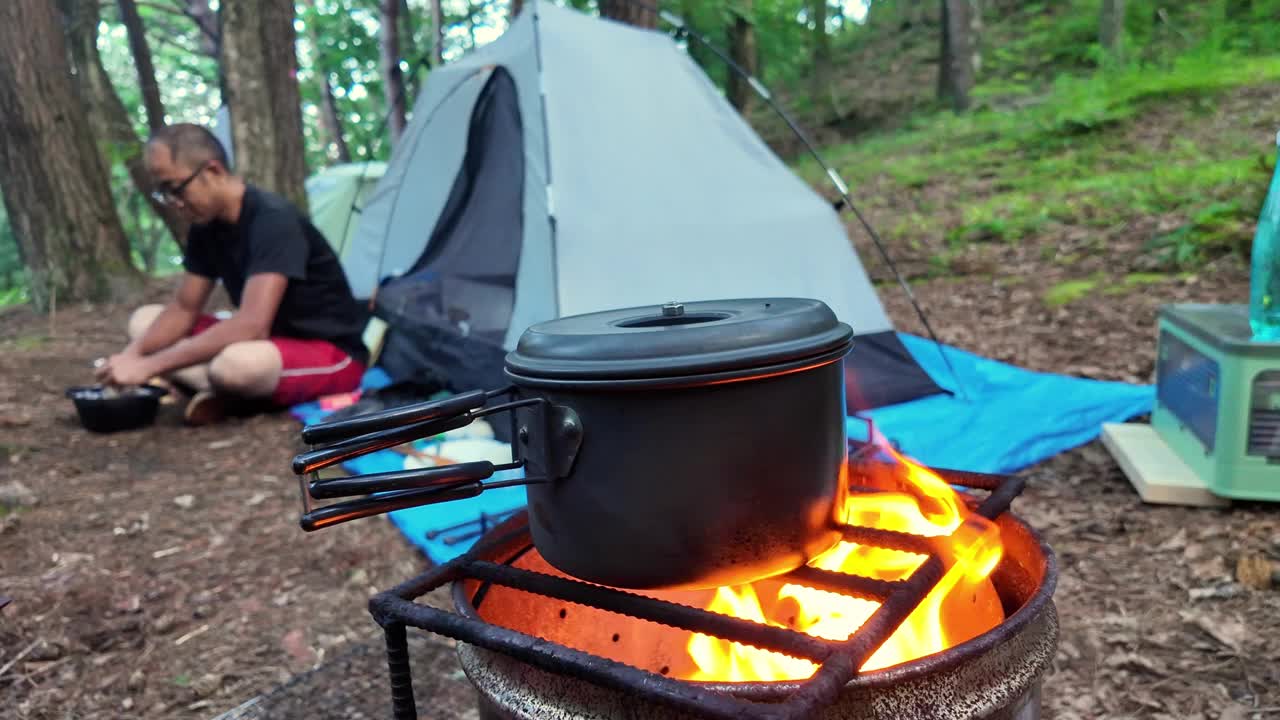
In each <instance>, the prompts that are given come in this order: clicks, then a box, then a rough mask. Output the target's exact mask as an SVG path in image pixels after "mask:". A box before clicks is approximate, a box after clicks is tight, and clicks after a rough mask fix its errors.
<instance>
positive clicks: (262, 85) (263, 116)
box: [219, 0, 307, 213]
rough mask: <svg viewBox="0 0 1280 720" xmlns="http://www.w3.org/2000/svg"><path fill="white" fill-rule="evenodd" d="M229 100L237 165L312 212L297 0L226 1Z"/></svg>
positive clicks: (224, 61) (223, 6)
mask: <svg viewBox="0 0 1280 720" xmlns="http://www.w3.org/2000/svg"><path fill="white" fill-rule="evenodd" d="M219 7H220V8H221V15H222V33H221V36H222V65H223V70H224V71H225V72H226V77H227V88H226V90H227V95H226V97H225V101H226V103H227V105H229V106H230V108H231V139H232V143H233V144H234V146H235V162H236V167H237V171H238V172H239V174H240V175H241V176H242V177H244V178H245V179H246V180H247V181H249V182H251V183H254V184H257V185H259V186H261V187H264V188H266V189H268V190H272V191H274V192H277V193H279V194H281V195H283V196H284V197H286V198H288V199H289V200H290V201H292V202H293V203H294V204H295V205H297V206H298V209H299V210H301V211H302V212H303V213H306V212H307V194H306V189H305V187H304V182H305V181H306V175H307V166H306V158H305V154H304V152H303V145H302V102H301V99H300V98H299V93H298V75H297V72H298V58H297V54H296V53H295V52H294V37H295V35H294V29H293V2H292V0H222V3H221V4H220V6H219Z"/></svg>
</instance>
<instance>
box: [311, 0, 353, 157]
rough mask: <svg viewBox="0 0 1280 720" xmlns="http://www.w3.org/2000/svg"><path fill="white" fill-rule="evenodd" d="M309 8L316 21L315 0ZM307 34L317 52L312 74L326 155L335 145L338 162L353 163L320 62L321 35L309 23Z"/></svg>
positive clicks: (327, 73)
mask: <svg viewBox="0 0 1280 720" xmlns="http://www.w3.org/2000/svg"><path fill="white" fill-rule="evenodd" d="M307 7H308V8H309V9H310V10H311V18H312V20H313V21H314V20H315V19H316V18H317V17H318V15H319V11H318V10H317V9H316V2H315V0H307ZM307 34H308V35H309V36H310V38H311V47H312V48H314V52H315V57H314V59H313V60H312V63H311V65H312V67H311V72H312V74H313V75H315V77H316V87H317V88H318V89H319V91H320V127H321V128H322V129H323V130H324V134H325V136H326V137H327V140H326V141H325V155H326V156H327V155H328V154H329V148H328V145H329V143H333V145H334V148H335V150H336V151H337V154H338V162H343V163H348V162H351V149H350V148H349V147H347V138H346V135H345V134H344V133H343V131H342V118H341V117H339V116H338V102H337V100H335V99H334V97H333V85H331V84H329V71H328V69H327V68H325V67H324V64H323V63H322V62H321V61H320V33H319V32H318V31H317V30H316V23H315V22H309V23H307Z"/></svg>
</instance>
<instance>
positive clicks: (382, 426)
mask: <svg viewBox="0 0 1280 720" xmlns="http://www.w3.org/2000/svg"><path fill="white" fill-rule="evenodd" d="M503 392H507V391H506V390H499V391H497V392H493V393H489V392H485V391H484V390H471V391H469V392H464V393H459V394H458V395H454V396H452V397H448V398H445V399H443V400H431V401H427V402H420V403H414V404H413V405H405V406H404V407H398V408H392V409H390V410H383V411H382V412H376V413H371V414H369V415H358V416H356V417H353V418H348V419H346V420H333V421H330V422H322V423H316V424H315V425H311V426H309V427H306V428H303V430H302V441H303V442H305V443H307V444H308V445H318V444H320V443H330V442H337V441H340V440H350V439H352V438H355V437H357V436H359V435H365V434H367V433H372V432H378V431H381V430H392V429H397V428H404V427H405V426H407V425H412V424H416V423H423V422H427V421H429V420H439V419H441V418H444V417H452V416H454V415H459V414H462V413H467V412H470V411H471V410H476V409H478V408H481V407H484V404H485V403H486V402H487V401H488V400H489V398H490V397H493V396H494V395H499V394H501V393H503Z"/></svg>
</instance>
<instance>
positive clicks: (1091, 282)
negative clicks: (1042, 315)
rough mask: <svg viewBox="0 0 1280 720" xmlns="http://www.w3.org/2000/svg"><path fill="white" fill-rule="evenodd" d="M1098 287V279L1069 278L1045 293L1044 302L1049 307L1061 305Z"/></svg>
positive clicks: (1071, 301)
mask: <svg viewBox="0 0 1280 720" xmlns="http://www.w3.org/2000/svg"><path fill="white" fill-rule="evenodd" d="M1096 287H1098V279H1097V278H1090V279H1087V280H1068V281H1066V282H1060V283H1058V284H1057V285H1054V286H1053V287H1051V288H1049V289H1048V290H1046V291H1045V293H1044V298H1043V299H1044V304H1045V305H1048V306H1049V307H1061V306H1063V305H1066V304H1068V303H1073V302H1075V301H1076V300H1079V299H1080V298H1083V297H1085V296H1086V295H1088V294H1089V293H1091V292H1093V289H1094V288H1096Z"/></svg>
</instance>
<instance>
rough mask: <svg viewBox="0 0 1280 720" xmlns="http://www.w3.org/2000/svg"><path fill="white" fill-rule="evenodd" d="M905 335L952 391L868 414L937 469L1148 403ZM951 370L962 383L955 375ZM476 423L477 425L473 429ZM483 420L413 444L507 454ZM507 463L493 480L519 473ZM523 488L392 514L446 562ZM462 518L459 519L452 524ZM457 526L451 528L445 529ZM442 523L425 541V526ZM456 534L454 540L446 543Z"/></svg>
mask: <svg viewBox="0 0 1280 720" xmlns="http://www.w3.org/2000/svg"><path fill="white" fill-rule="evenodd" d="M900 335H901V337H902V342H903V344H904V345H906V347H907V349H908V350H909V351H910V352H911V354H912V355H914V356H915V358H916V360H917V361H919V363H920V365H921V366H922V367H923V368H924V369H925V371H926V372H928V373H929V374H930V375H931V376H932V377H933V378H934V379H935V380H936V381H937V382H938V384H939V385H941V386H942V387H944V388H945V389H947V390H951V391H953V392H955V391H956V389H957V387H959V388H961V389H962V392H959V393H955V394H954V395H937V396H933V397H927V398H921V399H919V400H914V401H912V402H908V403H902V404H900V405H894V406H891V407H884V408H879V409H876V410H873V411H870V412H868V413H865V417H869V418H870V420H871V422H872V423H873V424H874V425H875V427H876V429H877V430H878V431H879V432H880V433H881V434H882V435H884V436H885V437H886V438H887V439H889V440H890V441H892V442H893V443H894V444H895V446H896V447H897V448H898V449H899V451H900V452H902V453H903V454H905V455H907V456H908V457H910V458H912V459H914V460H916V461H918V462H921V463H924V464H925V465H930V466H933V467H939V468H948V469H952V470H971V471H976V472H990V473H1011V472H1015V471H1018V470H1021V469H1023V468H1025V467H1027V466H1029V465H1033V464H1035V463H1037V462H1039V461H1041V460H1044V459H1046V458H1048V457H1052V456H1053V455H1056V454H1058V453H1060V452H1063V451H1065V450H1070V449H1071V448H1073V447H1077V446H1079V445H1083V444H1085V443H1087V442H1089V441H1091V440H1093V439H1094V438H1096V437H1097V436H1098V434H1099V433H1100V432H1101V431H1102V424H1103V423H1105V422H1122V421H1124V420H1128V419H1130V418H1132V417H1135V416H1137V415H1141V414H1144V413H1148V412H1150V411H1151V409H1152V406H1153V404H1154V401H1155V390H1154V388H1153V387H1152V386H1149V385H1131V384H1128V383H1120V382H1104V381H1099V380H1086V379H1081V378H1073V377H1067V376H1063V375H1054V374H1050V373H1038V372H1031V371H1029V370H1024V369H1022V368H1018V367H1015V366H1013V365H1009V364H1006V363H1002V362H998V361H996V360H991V359H989V358H984V357H981V356H978V355H974V354H972V353H968V352H965V351H963V350H959V349H957V348H953V347H949V346H943V348H944V351H945V352H946V354H947V358H948V359H949V360H950V361H951V366H952V368H954V369H955V371H956V375H955V376H953V375H952V374H951V373H950V371H949V370H948V369H947V365H946V363H944V361H943V359H942V356H941V355H940V353H939V349H938V346H936V345H935V344H934V343H933V342H932V341H929V340H925V339H923V338H919V337H915V336H913V335H907V334H900ZM957 378H958V379H959V382H958V383H957ZM387 382H388V378H387V376H386V374H385V373H383V372H382V371H381V370H380V369H378V368H374V369H373V370H370V371H369V373H368V374H366V376H365V381H364V387H366V388H377V387H382V386H384V385H386V384H387ZM329 412H330V411H329V410H326V409H325V408H324V407H322V406H321V404H320V403H306V404H303V405H299V406H297V407H295V408H294V409H293V414H294V416H295V417H297V418H298V419H299V420H301V421H302V422H303V423H304V424H311V423H314V422H317V421H319V420H320V419H322V418H323V417H324V416H325V415H327V414H328V413H329ZM477 425H479V427H477ZM867 428H868V425H867V423H866V421H865V420H863V419H860V418H858V417H851V418H849V420H848V423H847V429H848V433H849V436H850V438H852V439H855V440H865V439H866V436H867ZM484 431H485V427H484V426H483V425H482V424H473V425H472V426H469V427H468V428H461V429H459V430H456V431H453V432H451V433H447V434H446V435H445V436H443V437H437V438H431V439H427V440H423V441H420V442H419V443H417V444H415V446H414V449H415V450H419V451H420V452H424V453H438V454H439V455H440V456H443V457H446V458H449V459H452V460H457V461H470V460H476V459H482V458H483V459H491V460H493V461H494V462H502V461H505V460H507V459H510V454H509V450H508V448H507V446H506V445H504V444H503V443H500V442H498V441H496V440H493V439H492V438H491V437H487V436H486V435H485V432H484ZM411 462H414V460H412V459H408V460H407V459H406V456H405V455H403V454H400V453H396V452H392V451H390V450H384V451H382V452H378V453H373V454H371V455H366V456H364V457H360V458H356V459H355V460H352V461H350V462H348V463H346V465H345V468H346V470H347V471H348V472H352V473H361V474H364V473H374V472H385V471H390V470H401V469H404V468H405V467H406V463H411ZM519 476H520V471H508V472H505V473H502V474H500V475H499V476H495V477H494V479H495V480H502V479H508V478H514V477H519ZM524 500H525V497H524V488H522V487H511V488H502V489H499V490H493V491H487V492H485V493H482V494H481V495H479V496H477V497H475V498H471V499H468V500H460V501H455V502H451V503H444V504H441V505H427V506H424V507H419V508H410V509H407V510H399V511H396V512H394V513H391V514H390V518H391V521H392V522H393V523H395V525H396V527H398V528H399V529H400V531H401V532H402V533H404V535H405V537H406V538H407V539H408V540H409V541H410V542H411V543H413V544H414V545H415V546H417V547H419V548H420V549H422V551H423V552H425V553H426V554H427V556H428V557H429V558H431V560H432V561H433V562H437V563H440V562H445V561H447V560H450V559H452V558H453V557H456V556H457V555H459V554H461V553H463V552H466V551H467V550H468V549H469V548H470V547H471V545H472V544H473V543H474V541H475V538H476V537H478V533H479V531H480V530H482V529H484V528H485V527H487V525H488V524H489V523H492V522H495V521H497V520H500V519H501V517H502V516H503V515H504V514H505V513H507V512H510V511H512V510H516V509H519V508H520V507H523V505H524ZM458 526H462V527H458ZM449 528H456V529H449ZM438 531H443V532H441V534H440V535H439V536H437V537H435V538H434V539H431V540H428V539H427V534H428V533H430V532H438ZM447 539H453V540H454V541H453V542H452V543H450V542H446V540H447Z"/></svg>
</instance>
